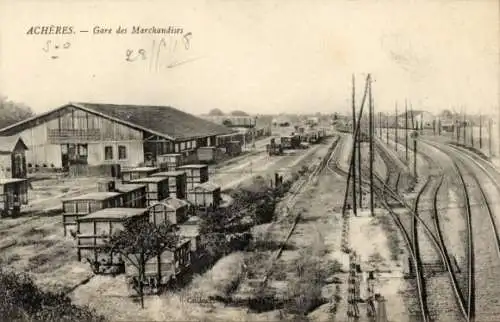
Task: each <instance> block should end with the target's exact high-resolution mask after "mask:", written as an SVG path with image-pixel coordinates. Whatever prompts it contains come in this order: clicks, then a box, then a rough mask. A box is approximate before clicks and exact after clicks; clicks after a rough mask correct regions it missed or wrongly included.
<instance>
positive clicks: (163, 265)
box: [125, 238, 191, 289]
mask: <svg viewBox="0 0 500 322" xmlns="http://www.w3.org/2000/svg"><path fill="white" fill-rule="evenodd" d="M190 266H191V241H190V240H189V239H187V238H186V239H181V240H180V241H179V243H178V244H177V247H176V248H175V249H170V250H165V251H164V252H163V253H161V254H160V255H158V256H155V257H153V258H151V259H150V260H149V261H147V262H146V267H145V275H146V287H150V288H151V289H156V288H157V287H158V286H160V285H166V284H168V283H169V282H170V281H172V280H175V279H176V278H178V277H179V276H180V275H182V274H184V273H186V272H187V271H188V270H189V268H190ZM125 272H126V274H127V276H138V275H139V271H138V270H137V267H136V266H135V265H133V264H132V263H130V262H129V261H128V260H125Z"/></svg>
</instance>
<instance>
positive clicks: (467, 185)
mask: <svg viewBox="0 0 500 322" xmlns="http://www.w3.org/2000/svg"><path fill="white" fill-rule="evenodd" d="M424 142H425V143H427V144H428V145H429V146H432V147H434V148H436V149H438V150H441V151H442V152H444V153H446V154H447V155H449V156H450V159H451V160H452V162H453V166H454V168H455V170H456V173H457V174H458V179H459V182H460V183H461V184H460V186H461V187H462V190H463V195H464V200H465V210H466V213H467V214H466V217H467V219H468V220H469V222H470V223H469V225H468V226H469V227H468V229H469V233H470V234H471V244H470V248H469V253H470V255H469V256H468V258H469V261H470V262H469V263H468V270H469V272H468V273H469V283H468V313H469V317H470V320H475V319H477V320H479V321H495V320H496V319H497V318H498V314H499V313H500V305H499V304H498V303H497V302H496V300H493V299H494V298H497V297H498V296H499V295H500V294H499V293H500V292H498V287H496V286H494V283H493V282H492V281H498V279H499V278H500V239H499V234H498V228H497V219H496V217H495V215H494V211H493V209H492V205H491V202H490V199H489V197H488V194H487V192H486V191H485V188H484V186H485V185H486V184H488V181H489V183H490V184H492V185H493V186H495V187H496V189H494V190H496V192H497V194H496V197H498V192H500V187H499V184H498V172H497V171H496V170H495V171H492V169H491V168H492V166H491V167H490V169H487V167H488V165H487V163H486V162H479V161H478V160H477V159H475V158H473V157H471V156H470V155H468V154H467V153H465V152H464V151H462V150H461V149H458V148H453V147H445V146H441V145H439V144H435V143H433V142H429V141H424ZM485 165H486V166H485ZM477 169H479V170H481V171H477ZM479 174H483V175H485V176H483V177H482V178H480V177H479ZM472 237H474V238H472ZM476 239H477V240H476ZM492 284H493V285H492Z"/></svg>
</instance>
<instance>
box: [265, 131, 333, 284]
mask: <svg viewBox="0 0 500 322" xmlns="http://www.w3.org/2000/svg"><path fill="white" fill-rule="evenodd" d="M339 139H340V138H339V137H337V138H336V139H335V141H334V142H333V143H332V146H331V147H330V148H329V149H328V153H327V155H326V156H325V157H324V158H323V159H322V161H321V162H320V163H319V164H318V165H317V166H316V167H315V169H314V170H313V172H312V173H311V174H310V175H309V176H307V177H306V178H301V179H299V181H298V182H297V183H296V184H295V185H294V187H293V191H292V194H291V195H290V197H289V198H288V199H287V201H286V203H285V207H284V208H285V209H286V210H287V211H286V214H285V218H286V217H288V215H289V213H288V210H289V209H292V207H293V205H294V204H295V203H296V201H297V197H298V196H299V195H300V193H302V192H303V191H304V190H305V188H306V187H308V186H309V185H310V184H311V183H312V182H313V181H314V180H316V179H317V177H318V176H319V174H320V173H321V172H322V170H323V169H324V168H325V167H326V165H327V163H328V161H329V160H331V157H332V155H334V153H335V152H336V151H337V147H338V143H339ZM300 219H301V213H297V214H296V215H295V217H294V218H293V222H292V225H291V227H290V228H289V230H288V232H287V234H286V236H285V238H284V240H283V241H282V242H281V245H280V247H279V248H278V250H276V252H275V253H274V255H273V256H272V258H271V261H270V264H269V268H268V269H267V270H266V273H265V274H264V277H263V279H262V281H261V282H260V288H264V287H265V286H266V284H267V281H268V279H269V277H270V276H271V274H272V272H273V268H274V266H275V263H276V261H277V260H278V259H279V258H280V257H281V254H282V253H283V250H284V249H285V247H286V245H287V243H288V241H289V240H290V237H291V236H292V235H293V233H294V232H295V229H296V228H297V224H298V223H299V222H300ZM278 222H279V221H275V222H273V223H272V224H271V226H270V227H269V228H268V230H267V231H268V232H269V231H270V230H271V229H272V228H273V227H274V226H275V224H276V223H278Z"/></svg>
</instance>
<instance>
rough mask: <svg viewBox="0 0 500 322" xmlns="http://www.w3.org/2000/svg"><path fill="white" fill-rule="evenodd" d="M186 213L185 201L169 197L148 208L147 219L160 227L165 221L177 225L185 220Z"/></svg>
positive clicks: (187, 208)
mask: <svg viewBox="0 0 500 322" xmlns="http://www.w3.org/2000/svg"><path fill="white" fill-rule="evenodd" d="M188 211H189V203H188V202H187V201H185V200H182V199H177V198H172V197H169V198H166V199H164V200H162V201H160V202H158V203H157V204H154V205H152V206H151V207H149V219H150V221H151V222H152V223H154V224H155V225H160V224H162V223H164V222H165V221H167V220H168V221H169V222H170V223H172V224H174V225H177V224H180V223H183V222H185V221H186V220H187V218H188Z"/></svg>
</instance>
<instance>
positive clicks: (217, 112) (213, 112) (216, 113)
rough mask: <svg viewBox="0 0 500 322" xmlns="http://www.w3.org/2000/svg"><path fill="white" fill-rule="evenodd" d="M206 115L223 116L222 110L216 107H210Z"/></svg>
mask: <svg viewBox="0 0 500 322" xmlns="http://www.w3.org/2000/svg"><path fill="white" fill-rule="evenodd" d="M208 115H210V116H224V112H222V111H221V110H220V109H218V108H214V109H211V110H210V112H208Z"/></svg>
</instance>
